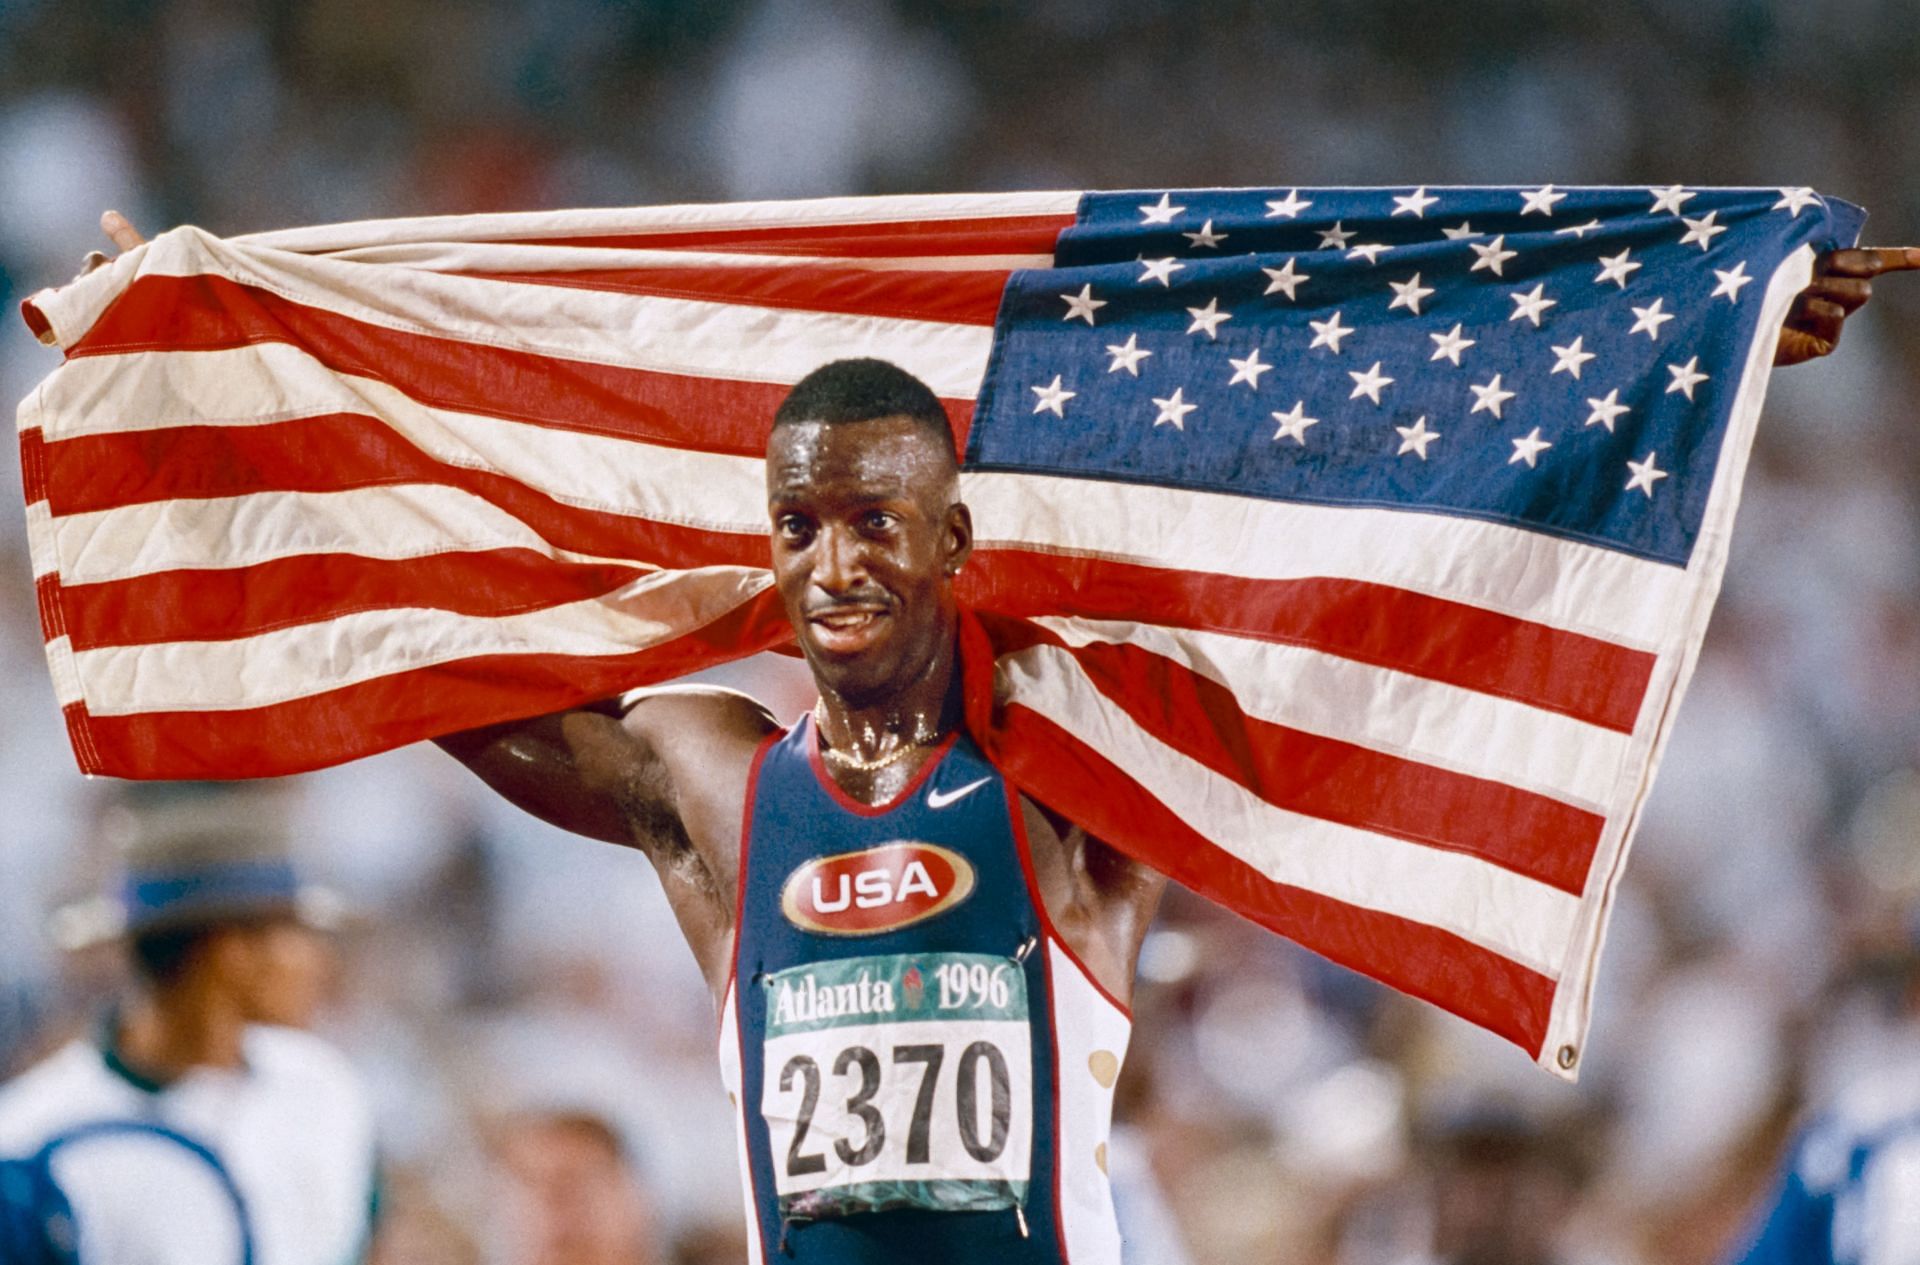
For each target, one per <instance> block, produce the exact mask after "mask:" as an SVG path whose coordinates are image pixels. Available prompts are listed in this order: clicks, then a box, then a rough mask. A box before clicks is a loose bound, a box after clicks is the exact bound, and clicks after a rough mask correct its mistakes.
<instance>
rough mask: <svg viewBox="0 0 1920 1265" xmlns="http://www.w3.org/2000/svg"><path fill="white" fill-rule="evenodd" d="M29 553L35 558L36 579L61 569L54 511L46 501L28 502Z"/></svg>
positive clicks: (34, 576)
mask: <svg viewBox="0 0 1920 1265" xmlns="http://www.w3.org/2000/svg"><path fill="white" fill-rule="evenodd" d="M27 552H28V553H29V554H30V555H32V558H33V578H34V579H36V580H37V579H39V578H40V577H41V576H43V575H52V574H53V573H54V572H56V571H58V570H59V569H60V554H59V546H58V543H57V542H56V541H55V539H54V531H53V511H52V510H51V509H50V508H49V507H48V505H47V503H46V501H44V500H40V501H28V502H27Z"/></svg>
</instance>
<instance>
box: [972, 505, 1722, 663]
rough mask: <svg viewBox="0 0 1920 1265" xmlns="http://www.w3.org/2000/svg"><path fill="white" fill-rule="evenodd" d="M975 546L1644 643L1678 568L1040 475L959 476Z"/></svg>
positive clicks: (1402, 515)
mask: <svg viewBox="0 0 1920 1265" xmlns="http://www.w3.org/2000/svg"><path fill="white" fill-rule="evenodd" d="M961 480H962V487H961V491H962V493H963V494H964V496H965V497H966V500H967V503H968V504H969V505H970V506H972V508H973V518H974V522H975V524H976V525H977V528H978V531H979V543H978V547H981V548H992V547H993V546H995V545H1013V546H1017V547H1021V548H1030V549H1038V550H1040V551H1042V552H1047V553H1064V554H1077V555H1084V556H1091V557H1101V558H1110V559H1114V560H1117V561H1123V562H1133V563H1141V564H1145V565H1148V566H1157V567H1166V568H1169V569H1174V570H1182V571H1193V572H1201V573H1214V574H1224V575H1235V576H1245V577H1248V578H1253V579H1264V580H1292V579H1308V578H1313V577H1332V578H1338V579H1354V580H1365V581H1369V582H1372V583H1376V584H1388V585H1393V586H1395V587H1398V588H1404V589H1410V590H1412V591H1414V592H1417V593H1426V594H1430V595H1432V596H1435V597H1442V598H1446V599H1448V600H1450V601H1456V602H1464V603H1467V604H1469V605H1474V606H1481V607H1485V608H1486V609H1488V610H1494V611H1499V612H1502V613H1503V614H1508V615H1513V616H1516V617H1518V618H1521V619H1528V620H1533V621H1535V622H1537V623H1543V624H1549V625H1552V626H1553V627H1555V628H1562V629H1568V630H1572V631H1576V632H1584V633H1589V634H1591V635H1593V636H1597V637H1603V638H1605V639H1607V640H1609V641H1615V642H1621V643H1624V644H1626V645H1629V646H1632V647H1635V648H1639V649H1650V648H1653V647H1655V646H1658V645H1660V644H1662V643H1663V642H1664V641H1665V639H1666V636H1667V633H1668V630H1669V629H1670V628H1671V627H1672V621H1673V619H1674V618H1675V617H1676V612H1677V610H1678V606H1677V603H1679V602H1680V601H1681V600H1682V599H1683V598H1684V596H1685V594H1686V591H1687V588H1688V580H1687V574H1686V572H1685V571H1684V570H1682V569H1681V568H1679V567H1671V566H1666V565H1663V564H1661V563H1657V562H1648V561H1646V560H1645V559H1641V558H1634V557H1630V556H1628V555H1626V554H1623V553H1620V552H1618V551H1616V550H1612V549H1601V548H1597V547H1595V546H1593V545H1585V544H1580V543H1579V542H1577V541H1570V540H1561V539H1558V538H1556V537H1552V536H1547V535H1545V534H1543V533H1541V532H1535V531H1527V530H1524V529H1522V528H1517V527H1508V526H1504V525H1502V524H1498V523H1488V522H1482V521H1480V520H1478V519H1471V518H1458V517H1454V516H1451V515H1444V514H1421V513H1410V512H1404V511H1397V510H1387V509H1373V508H1351V507H1341V506H1326V505H1302V504H1295V503H1291V502H1285V501H1268V500H1263V499H1259V498H1255V497H1243V496H1228V495H1225V494H1222V493H1216V492H1192V491H1185V490H1176V489H1170V488H1162V487H1154V486H1149V485H1145V484H1127V483H1106V482H1102V481H1099V480H1094V479H1064V478H1055V477H1052V476H1047V475H1032V474H1004V473H976V474H965V475H962V476H961Z"/></svg>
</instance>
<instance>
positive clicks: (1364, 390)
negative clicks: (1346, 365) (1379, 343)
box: [1347, 360, 1393, 404]
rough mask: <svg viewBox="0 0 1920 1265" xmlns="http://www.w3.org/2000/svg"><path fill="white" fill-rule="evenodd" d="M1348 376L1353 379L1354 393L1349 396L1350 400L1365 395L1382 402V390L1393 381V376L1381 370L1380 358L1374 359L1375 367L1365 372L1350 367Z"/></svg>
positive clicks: (1374, 400)
mask: <svg viewBox="0 0 1920 1265" xmlns="http://www.w3.org/2000/svg"><path fill="white" fill-rule="evenodd" d="M1347 376H1348V377H1349V378H1352V379H1353V394H1352V395H1349V396H1348V397H1347V398H1348V399H1349V400H1357V399H1359V398H1360V397H1361V396H1363V395H1364V396H1366V397H1367V398H1368V399H1369V400H1372V401H1373V402H1374V403H1375V404H1378V403H1379V402H1380V392H1381V391H1382V390H1383V389H1384V388H1385V387H1386V386H1387V384H1388V383H1390V382H1392V381H1393V379H1392V378H1389V377H1388V376H1387V375H1386V374H1384V373H1381V372H1380V362H1379V361H1378V360H1376V361H1374V362H1373V367H1372V368H1371V369H1368V370H1367V371H1366V372H1365V373H1355V372H1354V371H1353V370H1351V369H1349V370H1347Z"/></svg>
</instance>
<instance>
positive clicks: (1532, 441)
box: [1507, 426, 1553, 470]
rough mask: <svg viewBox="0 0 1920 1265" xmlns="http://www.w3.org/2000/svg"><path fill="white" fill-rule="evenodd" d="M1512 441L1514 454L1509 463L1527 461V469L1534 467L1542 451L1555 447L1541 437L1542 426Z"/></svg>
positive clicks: (1509, 458)
mask: <svg viewBox="0 0 1920 1265" xmlns="http://www.w3.org/2000/svg"><path fill="white" fill-rule="evenodd" d="M1512 443H1513V455H1512V456H1511V457H1508V458H1507V464H1508V465H1512V464H1513V463H1514V462H1516V461H1524V462H1526V463H1527V469H1529V470H1531V469H1533V468H1534V465H1535V463H1537V462H1538V461H1539V460H1540V454H1541V453H1543V452H1545V451H1546V450H1547V449H1549V448H1551V447H1553V445H1552V444H1550V443H1548V442H1547V441H1546V440H1544V439H1542V438H1540V428H1539V427H1538V426H1536V427H1534V428H1533V429H1532V430H1531V431H1528V432H1527V433H1526V434H1525V435H1522V436H1521V437H1520V438H1518V439H1516V440H1513V441H1512Z"/></svg>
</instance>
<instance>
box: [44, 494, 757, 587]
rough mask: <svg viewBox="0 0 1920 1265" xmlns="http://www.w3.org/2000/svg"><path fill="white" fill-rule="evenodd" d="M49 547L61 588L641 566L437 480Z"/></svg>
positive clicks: (285, 497) (132, 510)
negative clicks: (343, 562)
mask: <svg viewBox="0 0 1920 1265" xmlns="http://www.w3.org/2000/svg"><path fill="white" fill-rule="evenodd" d="M761 530H764V528H763V529H761ZM54 540H55V545H54V547H55V548H56V549H57V550H58V557H59V558H60V560H61V563H62V566H61V578H62V581H63V582H64V583H67V584H100V583H103V582H105V581H108V580H124V579H129V578H131V577H133V576H139V575H152V574H154V573H155V572H159V571H173V570H177V569H180V568H183V567H193V568H202V567H204V568H215V569H219V568H227V567H247V566H253V565H256V564H258V563H262V562H271V561H273V560H275V559H278V558H291V557H297V556H300V555H303V554H321V553H345V554H358V555H360V556H362V557H367V558H383V559H398V558H422V557H426V556H428V555H431V554H441V553H462V552H472V551H478V550H485V549H532V550H535V551H537V552H539V553H544V554H546V555H548V556H549V557H553V558H559V559H563V560H565V561H569V562H609V561H611V562H619V563H621V564H623V565H640V566H645V565H649V564H646V563H639V562H635V561H634V560H632V559H625V558H618V559H609V558H601V557H596V556H594V555H591V554H582V553H573V552H569V551H567V550H564V549H559V548H556V547H555V546H553V545H552V544H550V543H548V541H547V540H546V539H545V538H544V537H542V536H541V535H540V534H539V533H538V532H536V531H534V530H533V528H531V527H529V526H527V525H526V524H525V523H523V522H521V521H520V520H519V519H517V518H515V517H514V516H513V515H511V514H509V513H507V512H506V511H505V510H502V509H498V508H496V507H494V506H493V505H491V504H489V503H488V502H486V501H483V500H481V499H480V498H479V497H477V496H473V495H472V494H470V493H467V492H463V491H461V490H460V489H459V488H454V487H448V486H446V485H444V484H439V483H402V484H396V485H392V486H384V487H370V488H355V489H353V490H351V491H347V492H256V493H254V494H253V495H251V496H233V497H223V498H220V499H217V500H200V501H149V502H143V503H142V504H139V505H125V506H121V507H120V508H118V509H110V510H99V511H96V512H93V513H89V514H70V515H67V516H66V517H64V518H60V519H56V520H55V521H54Z"/></svg>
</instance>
